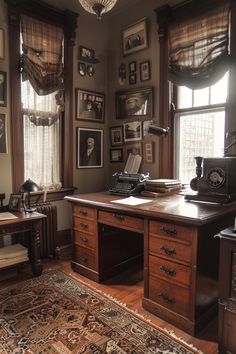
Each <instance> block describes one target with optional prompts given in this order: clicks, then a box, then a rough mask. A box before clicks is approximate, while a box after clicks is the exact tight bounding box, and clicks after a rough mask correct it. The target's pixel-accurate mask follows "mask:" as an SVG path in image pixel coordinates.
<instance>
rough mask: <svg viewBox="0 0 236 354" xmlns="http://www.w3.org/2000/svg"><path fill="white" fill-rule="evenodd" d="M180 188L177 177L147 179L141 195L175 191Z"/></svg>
mask: <svg viewBox="0 0 236 354" xmlns="http://www.w3.org/2000/svg"><path fill="white" fill-rule="evenodd" d="M181 188H182V184H181V182H180V180H178V179H149V180H147V181H146V182H145V185H144V191H143V193H142V195H146V196H147V195H150V196H151V195H153V196H155V193H156V194H159V193H169V192H177V191H180V190H181Z"/></svg>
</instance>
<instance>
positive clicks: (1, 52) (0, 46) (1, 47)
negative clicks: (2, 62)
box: [0, 28, 5, 59]
mask: <svg viewBox="0 0 236 354" xmlns="http://www.w3.org/2000/svg"><path fill="white" fill-rule="evenodd" d="M4 58H5V31H4V29H2V28H0V59H4Z"/></svg>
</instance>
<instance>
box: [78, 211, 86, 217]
mask: <svg viewBox="0 0 236 354" xmlns="http://www.w3.org/2000/svg"><path fill="white" fill-rule="evenodd" d="M79 214H80V215H82V216H87V215H88V212H87V211H85V210H80V211H79Z"/></svg>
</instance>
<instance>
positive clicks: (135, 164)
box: [124, 153, 142, 173]
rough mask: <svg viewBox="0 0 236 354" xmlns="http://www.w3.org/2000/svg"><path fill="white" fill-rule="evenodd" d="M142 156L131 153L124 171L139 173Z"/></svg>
mask: <svg viewBox="0 0 236 354" xmlns="http://www.w3.org/2000/svg"><path fill="white" fill-rule="evenodd" d="M141 161H142V157H141V156H140V155H138V154H137V155H134V154H131V153H129V156H128V159H127V162H126V164H125V169H124V172H127V173H138V171H139V168H140V164H141Z"/></svg>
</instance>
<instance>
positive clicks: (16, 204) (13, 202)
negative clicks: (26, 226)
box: [8, 194, 23, 211]
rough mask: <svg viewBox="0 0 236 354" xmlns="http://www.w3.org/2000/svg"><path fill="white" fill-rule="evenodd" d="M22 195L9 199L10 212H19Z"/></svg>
mask: <svg viewBox="0 0 236 354" xmlns="http://www.w3.org/2000/svg"><path fill="white" fill-rule="evenodd" d="M22 197H23V195H22V194H11V195H10V199H9V205H8V210H9V211H19V210H20V208H21V204H22Z"/></svg>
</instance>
